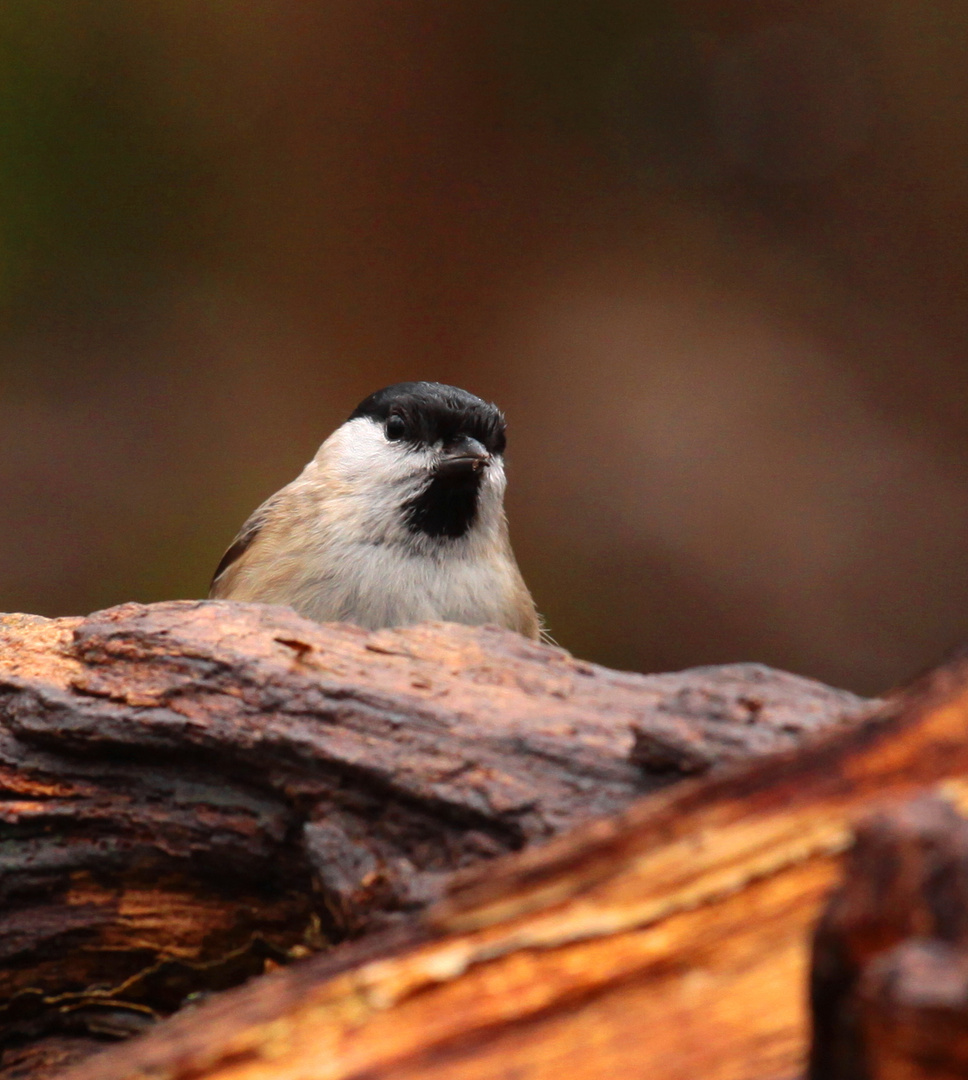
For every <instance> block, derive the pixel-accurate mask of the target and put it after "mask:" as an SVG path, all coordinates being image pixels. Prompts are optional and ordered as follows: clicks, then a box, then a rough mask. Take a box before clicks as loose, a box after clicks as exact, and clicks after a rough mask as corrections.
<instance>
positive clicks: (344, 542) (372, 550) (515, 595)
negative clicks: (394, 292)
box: [209, 382, 540, 638]
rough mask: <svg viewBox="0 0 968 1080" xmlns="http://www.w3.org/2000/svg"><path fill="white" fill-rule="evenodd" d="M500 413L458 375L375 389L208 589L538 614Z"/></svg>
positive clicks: (386, 622)
mask: <svg viewBox="0 0 968 1080" xmlns="http://www.w3.org/2000/svg"><path fill="white" fill-rule="evenodd" d="M504 444H505V434H504V417H503V416H502V415H501V413H500V411H499V410H498V409H497V407H496V406H494V405H491V404H489V403H488V402H486V401H482V400H481V399H480V398H478V397H475V396H474V395H473V394H469V393H468V392H467V391H466V390H459V389H457V387H454V386H444V385H442V384H441V383H433V382H408V383H398V384H397V385H396V386H388V387H387V388H386V389H384V390H378V391H377V392H376V393H375V394H371V395H370V396H369V397H368V398H367V399H366V400H365V401H363V402H361V403H360V405H358V406H357V408H356V409H355V410H354V411H353V413H352V414H351V415H350V418H349V419H348V420H347V421H346V423H344V424H343V425H342V426H341V427H339V428H337V429H336V431H334V432H333V434H332V435H330V437H329V438H328V439H327V440H326V441H325V442H324V443H323V445H322V446H321V447H320V448H319V450H318V451H317V453H316V456H315V457H314V458H313V460H312V461H310V462H309V464H308V465H307V466H306V467H305V468H304V469H303V471H302V473H300V475H299V476H298V477H297V478H296V479H295V480H293V481H292V483H291V484H287V485H286V486H285V487H284V488H282V489H281V490H280V491H277V492H276V494H275V495H273V496H272V497H271V498H269V499H267V500H266V501H265V502H264V503H263V504H262V505H261V506H260V507H259V508H258V510H256V511H255V513H253V514H252V516H251V517H250V518H249V520H248V521H247V522H246V523H245V524H244V525H243V526H242V530H241V532H240V533H239V535H238V536H237V537H236V539H235V541H234V543H233V544H232V546H231V547H230V548H229V549H228V551H226V553H225V555H224V556H223V557H222V561H221V562H220V563H219V565H218V569H217V570H216V571H215V576H214V578H213V579H212V585H211V589H210V592H209V595H210V596H212V597H221V598H225V599H230V600H255V601H260V602H263V603H269V604H288V605H289V606H291V607H293V608H295V610H296V611H298V612H300V613H301V614H303V615H306V616H308V617H309V618H311V619H316V620H318V621H320V622H329V621H334V622H336V621H340V622H352V623H356V624H357V625H359V626H363V627H367V628H370V629H376V628H378V627H384V626H405V625H407V624H410V623H418V622H425V621H437V620H441V621H449V622H459V623H471V624H480V623H497V624H498V625H499V626H505V627H508V628H509V629H511V630H517V631H518V632H519V633H521V634H525V635H526V636H527V637H530V638H537V637H538V636H539V633H540V622H539V619H538V615H537V613H536V611H535V606H534V601H533V600H532V599H531V594H530V593H529V592H528V589H527V586H526V585H525V584H524V580H523V579H522V577H521V573H520V571H519V570H518V566H517V563H516V562H515V559H514V554H513V553H512V551H511V544H510V541H509V539H508V526H507V519H506V517H505V514H504V489H505V486H506V480H505V475H504Z"/></svg>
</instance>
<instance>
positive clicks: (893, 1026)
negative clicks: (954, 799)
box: [810, 798, 968, 1080]
mask: <svg viewBox="0 0 968 1080" xmlns="http://www.w3.org/2000/svg"><path fill="white" fill-rule="evenodd" d="M811 997H812V1001H813V1008H814V1043H813V1049H812V1053H811V1062H810V1077H811V1080H915V1078H923V1080H928V1078H929V1077H930V1078H932V1080H942V1078H944V1080H947V1078H949V1077H951V1078H953V1077H964V1076H966V1075H968V821H965V819H964V818H962V817H961V816H960V815H959V814H957V813H956V812H955V810H954V809H952V807H951V806H950V805H948V804H947V803H944V802H941V801H940V800H938V799H928V798H923V799H919V800H917V801H915V802H912V803H910V804H909V805H907V806H905V807H903V808H901V809H898V810H895V811H893V812H891V813H881V814H878V815H876V816H875V817H874V818H872V819H871V820H870V821H868V822H866V823H864V824H863V826H862V827H861V829H860V830H859V831H858V835H857V840H856V843H855V845H854V847H853V849H852V850H851V852H850V854H849V856H848V858H847V866H846V871H845V879H844V882H843V884H842V885H841V886H840V888H839V889H838V890H837V892H836V893H835V894H834V896H833V897H832V899H831V900H830V903H829V904H828V906H827V908H826V910H825V911H824V914H823V917H822V919H821V920H820V923H819V925H818V927H817V932H816V936H815V943H814V960H813V970H812V973H811Z"/></svg>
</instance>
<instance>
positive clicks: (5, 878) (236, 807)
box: [0, 602, 863, 1077]
mask: <svg viewBox="0 0 968 1080" xmlns="http://www.w3.org/2000/svg"><path fill="white" fill-rule="evenodd" d="M862 706H863V703H862V702H860V701H859V700H858V699H857V698H855V697H853V696H852V695H849V694H845V693H842V692H839V691H834V690H830V689H829V688H826V687H823V686H820V685H819V684H817V683H813V682H811V681H809V680H805V679H798V678H796V677H794V676H790V675H785V674H783V673H780V672H773V671H770V670H769V669H767V668H763V667H760V666H757V665H736V666H732V667H726V668H708V669H699V670H696V671H693V672H684V673H680V674H675V675H660V676H649V677H645V676H639V675H630V674H623V673H618V672H612V671H608V670H606V669H603V668H600V667H596V666H595V665H592V664H587V663H584V662H581V661H577V660H575V659H573V658H572V657H570V656H569V655H568V654H566V653H564V652H563V651H561V650H559V649H555V648H550V647H547V646H542V645H536V644H533V643H530V642H527V641H525V640H524V639H522V638H520V637H517V636H516V635H513V634H509V633H506V632H502V631H497V630H494V629H488V628H482V629H476V628H468V627H455V626H442V627H419V628H414V629H410V630H405V631H393V632H390V631H382V632H378V633H365V632H363V631H360V630H357V629H355V628H352V627H348V626H338V627H336V626H332V627H321V626H318V625H316V624H314V623H310V622H307V621H305V620H303V619H300V618H298V617H297V616H295V615H294V614H292V612H290V611H288V610H286V609H272V608H265V607H261V606H257V605H237V604H226V603H212V602H181V603H170V604H159V605H153V606H148V607H145V606H141V605H134V604H131V605H125V606H123V607H120V608H115V609H112V610H110V611H106V612H100V613H97V614H95V615H93V616H91V617H89V618H87V619H61V620H52V621H51V620H44V619H39V618H35V617H30V616H8V617H6V618H5V619H3V620H2V621H0V830H2V835H3V843H2V845H0V901H2V903H0V1034H2V1035H3V1036H5V1037H6V1039H7V1040H8V1041H9V1040H10V1039H14V1040H17V1039H19V1040H21V1041H23V1040H25V1039H29V1038H38V1037H40V1036H42V1035H45V1034H46V1035H50V1033H51V1032H52V1031H53V1032H55V1033H56V1036H57V1038H56V1039H54V1040H53V1041H50V1040H48V1044H47V1045H48V1047H49V1049H50V1060H51V1061H53V1060H55V1059H56V1054H58V1053H61V1052H63V1051H64V1047H65V1046H69V1049H70V1051H71V1052H72V1053H75V1054H77V1053H79V1052H80V1049H81V1047H82V1043H81V1039H82V1038H83V1037H85V1036H88V1035H90V1034H92V1033H93V1034H96V1035H103V1036H117V1035H123V1034H129V1033H133V1032H137V1031H139V1030H141V1029H142V1028H144V1027H146V1026H149V1025H151V1024H152V1023H153V1022H154V1021H155V1020H156V1019H157V1017H159V1016H163V1015H165V1014H167V1013H168V1012H171V1011H172V1010H174V1009H176V1008H178V1007H179V1006H180V1005H181V1004H182V1003H183V1002H185V1000H186V999H190V998H191V995H192V994H193V993H196V992H198V991H204V992H209V991H212V990H219V989H222V988H225V987H227V986H231V985H234V984H236V983H238V982H240V981H242V980H244V979H245V978H246V977H247V976H249V975H251V974H255V973H258V972H261V971H263V970H264V969H265V968H266V967H267V966H269V967H272V966H274V965H275V964H277V963H282V962H285V961H287V960H289V959H292V958H295V957H298V956H300V955H303V954H305V953H307V952H310V951H315V950H317V949H319V948H321V947H323V946H324V945H325V944H326V943H327V942H332V941H338V940H340V939H342V938H344V937H346V936H358V935H360V934H362V933H364V932H372V931H373V930H374V929H377V928H379V927H381V926H388V925H389V924H391V923H393V922H394V920H400V919H405V920H406V919H408V918H409V919H410V923H409V924H408V926H409V928H408V929H407V930H406V934H405V935H404V936H405V937H407V940H408V941H410V942H411V944H412V943H413V942H414V941H416V940H418V939H420V938H422V937H423V936H426V935H429V934H437V933H438V932H439V931H438V930H433V931H431V930H429V929H427V928H426V927H425V926H420V925H417V924H414V923H413V918H412V917H413V914H414V913H416V912H419V911H420V910H421V909H422V908H423V907H424V906H425V905H426V904H427V903H428V902H429V901H430V900H432V899H434V898H435V897H437V896H439V895H440V892H441V889H442V886H443V884H444V883H445V882H447V881H448V880H449V879H450V877H451V876H452V875H453V873H454V872H455V871H458V870H461V869H465V870H466V869H467V868H469V867H471V866H473V865H474V864H475V863H477V862H479V861H480V860H481V859H484V858H490V857H493V856H495V855H500V854H502V853H508V852H512V851H516V850H518V849H521V848H523V847H526V846H527V845H529V844H531V843H534V842H536V841H541V840H546V839H548V838H550V837H553V836H555V835H556V834H558V833H560V832H562V831H564V830H568V829H571V828H572V827H573V826H575V825H576V824H579V823H581V822H583V821H587V820H588V819H591V818H598V817H602V816H605V815H614V814H615V813H616V812H619V811H621V810H623V809H625V808H626V807H627V806H628V805H629V804H630V803H631V802H632V801H633V800H635V799H636V798H637V797H638V796H640V795H643V794H645V793H648V792H650V791H654V790H656V789H658V788H660V787H664V786H667V785H668V784H669V783H670V781H672V780H674V779H676V778H678V777H680V776H681V775H683V774H685V773H695V772H697V771H702V770H705V769H707V768H709V767H711V766H714V765H716V764H718V763H723V762H728V761H734V760H735V759H737V758H738V757H743V756H751V755H755V754H762V753H765V752H768V751H769V750H771V749H774V748H776V747H778V746H781V747H782V746H789V745H792V744H794V743H796V742H798V741H800V740H802V739H803V738H804V736H806V735H810V734H812V733H814V732H817V731H819V730H821V729H823V728H825V727H830V726H831V725H834V726H836V725H840V724H844V723H846V722H848V721H849V719H850V718H852V717H856V716H857V714H858V711H859V710H860V709H861V707H862ZM633 745H634V753H633ZM633 757H634V762H633V760H631V758H633ZM407 935H409V936H407ZM361 947H363V946H343V947H342V948H343V949H344V950H346V949H347V948H349V949H350V951H351V954H352V950H354V949H359V948H361ZM365 947H366V949H368V950H372V948H383V947H384V945H383V944H379V943H378V944H377V945H375V946H371V945H370V944H368V943H367V944H366V945H365ZM351 959H352V956H351ZM351 959H350V960H347V959H345V958H343V959H341V958H338V957H336V958H326V959H324V960H323V963H324V965H325V964H333V963H340V964H345V963H349V962H351ZM314 970H315V969H314ZM301 977H302V976H300V978H301ZM312 977H313V978H316V977H317V976H312ZM274 978H276V979H278V976H274ZM297 983H298V980H297ZM265 985H266V986H267V987H268V988H269V989H267V990H266V991H265V992H266V993H269V996H270V997H272V994H273V993H276V992H277V991H273V990H272V989H271V988H272V987H285V986H287V985H288V983H286V982H284V981H283V982H272V981H271V980H270V981H269V982H268V983H266V984H265ZM267 1000H268V999H267ZM58 1040H60V1041H58ZM70 1040H73V1041H70ZM12 1053H15V1054H20V1055H24V1054H26V1050H24V1049H17V1050H16V1051H15V1052H14V1051H9V1052H8V1054H7V1056H6V1058H5V1060H4V1067H5V1068H6V1069H7V1073H6V1075H7V1076H9V1077H12V1076H15V1075H21V1076H28V1075H29V1076H40V1075H42V1073H41V1071H40V1070H41V1069H42V1068H46V1066H45V1065H44V1064H43V1060H41V1058H38V1062H39V1063H37V1064H35V1065H30V1063H29V1060H28V1058H27V1057H25V1056H21V1058H20V1060H19V1061H18V1060H17V1059H16V1057H15V1056H14V1057H11V1054H12ZM38 1053H40V1051H39V1050H38ZM30 1069H33V1072H31V1071H24V1070H30ZM15 1070H19V1072H17V1071H15ZM0 1075H2V1074H0ZM186 1075H187V1074H186ZM267 1075H268V1074H267Z"/></svg>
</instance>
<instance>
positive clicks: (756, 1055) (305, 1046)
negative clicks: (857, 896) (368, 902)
mask: <svg viewBox="0 0 968 1080" xmlns="http://www.w3.org/2000/svg"><path fill="white" fill-rule="evenodd" d="M923 790H929V791H933V792H936V793H937V792H943V793H944V794H945V796H946V797H947V798H949V799H953V800H955V801H956V802H957V803H959V804H961V805H965V804H968V663H966V662H964V661H962V662H960V663H956V664H953V665H952V666H951V667H949V668H947V669H945V670H942V671H940V672H937V673H935V674H934V675H933V676H931V677H930V678H927V679H926V680H924V681H923V682H921V683H919V684H918V685H917V686H916V687H914V688H912V690H911V691H909V692H908V693H907V694H906V695H903V696H901V697H899V698H898V699H896V700H895V701H893V702H892V703H890V704H889V705H887V706H885V708H884V709H883V710H882V712H881V713H880V715H879V716H878V717H876V718H874V719H872V720H869V721H868V722H866V723H863V724H861V725H860V726H858V727H856V728H854V729H853V730H848V731H846V732H842V733H840V732H839V733H836V734H835V735H832V736H830V737H827V738H824V739H821V740H820V741H819V742H817V743H816V744H813V745H810V746H807V747H805V748H803V749H801V750H800V751H798V752H790V753H786V754H781V755H778V756H777V757H774V758H768V759H765V760H761V761H756V762H753V763H751V764H748V765H746V766H744V767H742V768H738V769H736V770H734V771H732V772H728V773H726V774H724V775H722V776H719V777H711V778H708V779H703V780H699V781H692V782H687V783H685V784H682V785H679V786H677V787H675V788H673V789H671V790H669V791H665V792H661V793H658V794H654V795H652V796H650V797H649V798H646V799H644V800H642V801H641V802H640V803H638V804H636V805H635V806H634V807H632V808H631V809H629V810H628V811H626V812H625V813H624V814H621V815H618V816H616V817H613V818H611V819H609V820H604V821H598V822H594V823H591V824H588V825H584V826H580V827H578V828H577V829H575V830H574V831H572V832H570V833H568V834H566V835H564V836H561V837H557V838H555V839H552V840H551V841H550V842H548V843H547V844H545V845H544V846H542V847H536V848H530V849H528V850H525V851H523V852H521V853H519V854H516V855H511V856H508V857H505V858H503V859H501V860H500V861H499V862H497V863H495V864H492V865H491V866H489V867H487V868H486V869H484V868H478V869H477V870H473V871H469V872H467V874H466V876H465V877H464V879H463V880H462V881H461V882H459V883H457V884H455V885H454V887H453V888H452V890H451V892H450V893H449V895H448V896H447V897H445V898H444V899H443V900H442V901H440V902H439V903H437V904H436V905H435V906H434V907H433V908H432V909H430V910H429V911H428V912H427V913H426V914H425V915H424V916H423V917H420V918H416V919H415V920H413V921H412V923H411V925H410V926H409V927H402V928H401V929H400V932H399V933H398V935H397V937H396V938H394V939H393V940H392V941H389V940H388V941H385V942H382V943H378V942H376V941H374V940H372V939H371V940H369V941H368V942H366V943H365V944H366V946H367V947H368V949H370V950H371V951H370V954H369V955H368V956H357V957H355V958H354V957H348V956H346V955H344V956H343V957H342V958H341V962H342V963H343V964H346V965H350V966H346V967H343V968H340V967H338V966H335V965H336V964H337V961H336V960H334V959H332V958H327V957H319V958H314V959H311V960H309V961H307V962H306V963H305V964H301V965H296V966H294V967H292V968H289V969H286V970H283V971H279V972H277V973H275V974H273V975H272V976H270V977H268V978H266V979H263V980H257V981H256V982H254V983H253V984H252V985H250V986H247V987H244V988H241V989H239V990H234V991H231V992H229V993H228V994H226V995H224V996H222V997H221V998H219V999H216V1000H215V1001H213V1002H212V1003H211V1004H209V1005H206V1006H203V1007H201V1008H200V1009H199V1010H198V1011H197V1013H195V1014H194V1015H182V1016H177V1017H175V1018H174V1019H173V1020H170V1021H168V1022H166V1023H164V1024H161V1025H159V1026H158V1027H157V1028H156V1029H154V1030H153V1031H151V1032H149V1033H148V1034H147V1035H146V1036H144V1037H142V1038H140V1039H136V1040H133V1041H131V1042H129V1043H126V1044H123V1045H121V1046H118V1047H116V1048H114V1049H111V1050H109V1051H107V1052H105V1053H104V1054H102V1055H100V1056H99V1057H97V1058H95V1059H92V1060H91V1061H90V1062H89V1063H85V1064H82V1065H81V1066H79V1067H77V1068H76V1069H74V1070H72V1071H71V1072H69V1073H68V1074H66V1077H69V1078H70V1080H134V1078H135V1077H137V1078H139V1080H144V1078H146V1077H152V1078H161V1077H164V1078H165V1080H189V1078H191V1080H270V1078H271V1080H297V1078H299V1080H309V1078H312V1080H349V1078H351V1077H352V1078H357V1080H359V1078H362V1077H366V1078H367V1080H377V1078H383V1077H386V1078H388V1080H389V1078H391V1077H392V1078H393V1080H417V1078H420V1080H434V1078H438V1077H440V1078H444V1077H446V1078H448V1080H456V1078H460V1080H472V1078H473V1080H490V1078H493V1077H496V1076H518V1077H528V1080H560V1078H561V1077H563V1076H567V1077H568V1078H569V1080H586V1078H587V1080H599V1078H600V1077H602V1076H608V1077H610V1078H612V1080H624V1078H628V1080H632V1078H633V1077H634V1078H639V1077H642V1076H648V1077H650V1078H652V1080H695V1077H703V1080H793V1078H795V1077H798V1076H800V1075H801V1074H802V1070H803V1068H804V1066H805V1064H806V1053H807V1042H808V1021H807V1009H806V994H805V988H806V983H807V973H808V964H809V942H810V930H811V928H812V926H813V925H814V923H815V921H816V919H817V917H818V914H819V912H820V911H821V908H822V906H823V903H824V900H825V898H826V897H827V895H828V892H829V890H830V888H831V886H832V885H833V884H834V883H835V882H836V880H837V879H838V877H839V874H840V871H841V867H842V862H843V852H844V851H845V850H846V849H847V848H848V847H849V844H850V839H851V835H852V828H853V826H854V824H855V823H856V822H857V821H858V820H860V819H861V818H862V817H864V816H867V815H868V814H869V813H870V811H871V809H872V808H873V807H877V806H879V805H882V804H884V802H885V801H891V800H899V799H906V798H910V797H912V796H913V795H914V794H916V793H918V792H920V791H923ZM915 865H917V863H916V862H915ZM892 880H893V879H892ZM904 880H906V879H905V878H904V875H903V874H901V875H900V876H899V877H898V879H897V881H896V882H895V886H896V888H897V889H899V890H900V891H901V892H903V889H904V887H905V886H904V884H903V882H904ZM895 886H892V888H893V887H895ZM958 918H960V916H958ZM955 921H957V918H956V919H955ZM351 948H352V947H351ZM374 949H375V950H376V954H375V955H374V953H373V950H374ZM66 1077H65V1080H66ZM892 1080H894V1078H892Z"/></svg>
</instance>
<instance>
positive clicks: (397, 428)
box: [384, 416, 407, 439]
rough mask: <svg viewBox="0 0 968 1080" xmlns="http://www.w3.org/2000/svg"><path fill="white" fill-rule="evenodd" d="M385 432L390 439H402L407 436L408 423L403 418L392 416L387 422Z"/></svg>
mask: <svg viewBox="0 0 968 1080" xmlns="http://www.w3.org/2000/svg"><path fill="white" fill-rule="evenodd" d="M384 431H386V433H387V438H388V439H402V438H403V437H404V435H406V434H407V424H406V421H405V420H404V419H403V417H402V416H391V417H390V418H389V419H388V420H387V422H386V427H385V428H384Z"/></svg>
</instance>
